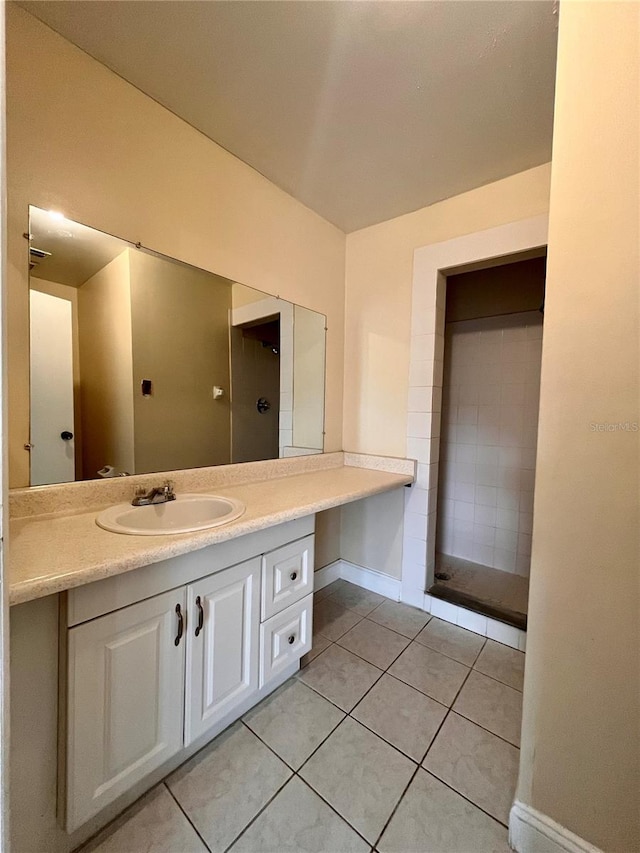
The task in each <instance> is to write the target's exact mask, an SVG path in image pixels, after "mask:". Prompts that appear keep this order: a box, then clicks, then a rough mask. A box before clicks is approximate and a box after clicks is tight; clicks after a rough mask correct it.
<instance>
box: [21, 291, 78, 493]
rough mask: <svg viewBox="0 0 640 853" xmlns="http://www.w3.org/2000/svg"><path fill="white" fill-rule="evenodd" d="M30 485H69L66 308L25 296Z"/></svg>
mask: <svg viewBox="0 0 640 853" xmlns="http://www.w3.org/2000/svg"><path fill="white" fill-rule="evenodd" d="M29 296H30V324H31V485H32V486H41V485H44V484H46V483H69V482H71V481H73V480H75V442H74V438H73V433H74V422H73V341H72V318H71V302H69V300H67V299H60V298H59V297H58V296H51V295H50V294H48V293H41V292H40V291H38V290H31V291H29Z"/></svg>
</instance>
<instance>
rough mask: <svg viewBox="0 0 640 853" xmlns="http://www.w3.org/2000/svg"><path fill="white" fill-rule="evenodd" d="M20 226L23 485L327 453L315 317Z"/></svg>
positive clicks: (244, 290) (77, 233) (113, 249)
mask: <svg viewBox="0 0 640 853" xmlns="http://www.w3.org/2000/svg"><path fill="white" fill-rule="evenodd" d="M29 218H30V226H29V233H30V241H29V259H30V263H29V267H30V274H29V299H30V331H31V339H30V353H31V438H30V443H31V448H30V456H31V485H34V486H35V485H42V484H47V483H62V482H70V481H73V480H89V479H94V478H97V477H112V476H121V475H126V474H147V473H151V472H154V471H171V470H176V469H183V468H197V467H201V466H208V465H222V464H225V463H229V462H252V461H256V460H259V459H275V458H279V457H283V456H296V455H300V454H306V453H321V452H322V450H323V442H324V385H325V335H326V318H325V317H324V315H322V314H318V313H317V312H315V311H310V310H309V309H307V308H303V307H301V306H299V305H294V304H292V303H290V302H286V301H284V300H282V299H277V298H276V297H273V296H268V295H267V294H265V293H261V292H260V291H257V290H254V289H253V288H250V287H246V286H244V285H242V284H239V283H238V282H234V281H230V280H229V279H226V278H222V277H221V276H218V275H214V274H213V273H210V272H206V271H204V270H201V269H197V268H195V267H191V266H188V265H186V264H183V263H180V262H178V261H175V260H173V259H171V258H167V257H164V256H160V255H158V254H155V253H153V252H150V251H147V250H146V249H143V248H140V247H138V246H135V245H133V244H132V243H129V242H126V241H125V240H122V239H119V238H116V237H112V236H110V235H108V234H104V233H102V232H100V231H96V230H95V229H93V228H89V227H88V226H86V225H81V224H79V223H77V222H72V221H70V220H69V219H66V218H65V217H64V216H62V215H61V214H58V213H55V212H52V211H45V210H41V209H39V208H36V207H30V208H29Z"/></svg>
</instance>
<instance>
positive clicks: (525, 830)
mask: <svg viewBox="0 0 640 853" xmlns="http://www.w3.org/2000/svg"><path fill="white" fill-rule="evenodd" d="M509 844H510V845H511V847H513V849H514V850H516V851H517V853H602V851H601V850H600V848H599V847H594V845H593V844H590V843H589V842H588V841H585V840H584V838H580V836H579V835H576V834H575V833H574V832H571V831H570V830H569V829H566V828H565V827H564V826H561V825H560V824H559V823H556V821H555V820H552V819H551V818H550V817H549V816H548V815H546V814H543V813H542V812H539V811H538V810H537V809H534V808H533V807H532V806H528V805H526V804H525V803H521V802H520V801H519V800H516V801H515V802H514V804H513V806H512V807H511V813H510V815H509Z"/></svg>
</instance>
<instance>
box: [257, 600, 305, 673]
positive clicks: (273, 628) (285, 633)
mask: <svg viewBox="0 0 640 853" xmlns="http://www.w3.org/2000/svg"><path fill="white" fill-rule="evenodd" d="M312 613H313V596H312V595H307V596H306V597H305V598H303V599H302V601H298V602H297V603H296V604H292V605H291V607H287V609H286V610H283V611H282V613H278V614H277V615H276V616H272V617H271V619H269V620H267V621H266V622H263V623H262V625H260V687H262V686H263V685H265V684H266V683H267V682H268V681H270V680H271V679H272V678H275V676H277V675H279V673H281V672H282V670H284V669H286V668H287V667H288V666H289V665H290V664H292V663H294V661H296V660H298V659H299V658H301V657H302V655H305V654H306V653H307V652H308V651H309V650H310V649H311V633H312V628H313V625H312Z"/></svg>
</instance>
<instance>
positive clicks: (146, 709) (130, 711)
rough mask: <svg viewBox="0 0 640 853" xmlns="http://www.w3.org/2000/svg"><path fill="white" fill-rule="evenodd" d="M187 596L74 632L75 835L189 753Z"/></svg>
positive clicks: (70, 766) (71, 822)
mask: <svg viewBox="0 0 640 853" xmlns="http://www.w3.org/2000/svg"><path fill="white" fill-rule="evenodd" d="M184 607H185V588H184V587H182V588H180V589H178V590H174V591H172V592H165V593H163V594H162V595H157V596H155V597H154V598H149V599H147V600H146V601H141V602H139V603H138V604H132V605H131V606H130V607H125V608H123V609H122V610H117V611H115V612H114V613H109V614H107V615H106V616H101V617H100V618H98V619H93V620H92V621H90V622H85V623H84V624H82V625H78V626H77V627H75V628H72V629H71V630H70V631H69V632H68V655H69V665H68V672H69V683H68V705H67V774H66V777H67V795H66V804H67V819H66V825H67V831H69V832H70V831H72V830H73V829H75V828H76V827H78V826H80V825H81V824H83V823H84V822H85V821H86V820H88V818H90V817H91V816H92V815H94V814H96V813H97V812H98V811H100V809H102V808H103V807H104V806H106V805H107V804H108V803H110V802H111V801H112V800H115V799H116V797H118V796H119V795H120V794H122V793H123V792H124V791H126V790H128V789H129V788H131V786H132V785H134V784H135V783H136V782H138V781H139V780H140V779H143V778H144V777H145V776H146V775H147V774H148V773H150V772H151V771H152V770H154V769H155V768H157V767H159V766H160V765H162V764H163V763H164V762H165V761H167V759H169V758H170V757H171V756H172V755H174V754H175V753H176V752H178V751H179V750H180V749H181V748H182V731H183V699H184V660H185V655H184V642H185V640H184V636H182V637H181V636H180V631H181V625H182V624H183V623H182V620H183V619H184Z"/></svg>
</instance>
